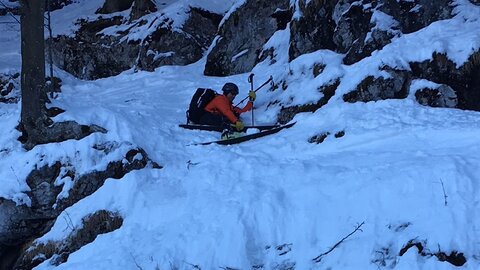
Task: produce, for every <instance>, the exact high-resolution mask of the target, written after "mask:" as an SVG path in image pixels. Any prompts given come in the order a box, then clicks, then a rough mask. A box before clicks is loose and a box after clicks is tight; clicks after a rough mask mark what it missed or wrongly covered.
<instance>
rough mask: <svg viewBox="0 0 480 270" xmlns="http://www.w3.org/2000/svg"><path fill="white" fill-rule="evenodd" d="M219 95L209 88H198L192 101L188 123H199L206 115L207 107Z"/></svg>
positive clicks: (188, 112)
mask: <svg viewBox="0 0 480 270" xmlns="http://www.w3.org/2000/svg"><path fill="white" fill-rule="evenodd" d="M216 95H217V93H216V92H215V91H213V90H212V89H208V88H197V91H195V94H194V95H193V97H192V100H191V101H190V106H189V108H188V111H187V121H188V122H193V123H198V122H199V121H200V118H202V116H203V114H204V113H205V106H207V104H208V103H209V102H210V101H212V99H213V98H214V97H215V96H216Z"/></svg>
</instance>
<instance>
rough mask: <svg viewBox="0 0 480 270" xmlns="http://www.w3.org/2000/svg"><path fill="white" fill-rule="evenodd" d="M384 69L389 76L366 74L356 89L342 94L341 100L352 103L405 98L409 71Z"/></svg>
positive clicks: (408, 82)
mask: <svg viewBox="0 0 480 270" xmlns="http://www.w3.org/2000/svg"><path fill="white" fill-rule="evenodd" d="M384 69H385V70H386V71H387V72H388V73H389V74H390V77H389V78H383V77H379V78H375V77H373V76H368V77H367V78H365V79H364V80H363V81H362V82H361V83H360V84H359V85H358V86H357V89H356V90H354V91H352V92H349V93H347V94H345V95H343V100H344V101H345V102H351V103H354V102H359V101H361V102H369V101H377V100H384V99H392V98H396V99H401V98H406V97H407V95H408V87H409V85H410V80H411V78H410V74H409V72H408V71H405V70H394V69H390V68H388V67H386V68H384Z"/></svg>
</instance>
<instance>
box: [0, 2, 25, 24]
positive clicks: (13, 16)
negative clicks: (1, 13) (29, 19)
mask: <svg viewBox="0 0 480 270" xmlns="http://www.w3.org/2000/svg"><path fill="white" fill-rule="evenodd" d="M0 5H2V6H3V7H4V8H5V9H6V10H7V12H8V15H10V16H12V18H13V19H14V20H15V21H17V23H18V24H20V21H19V20H18V19H17V17H15V15H13V13H12V12H10V8H9V7H7V5H5V4H4V3H3V1H0Z"/></svg>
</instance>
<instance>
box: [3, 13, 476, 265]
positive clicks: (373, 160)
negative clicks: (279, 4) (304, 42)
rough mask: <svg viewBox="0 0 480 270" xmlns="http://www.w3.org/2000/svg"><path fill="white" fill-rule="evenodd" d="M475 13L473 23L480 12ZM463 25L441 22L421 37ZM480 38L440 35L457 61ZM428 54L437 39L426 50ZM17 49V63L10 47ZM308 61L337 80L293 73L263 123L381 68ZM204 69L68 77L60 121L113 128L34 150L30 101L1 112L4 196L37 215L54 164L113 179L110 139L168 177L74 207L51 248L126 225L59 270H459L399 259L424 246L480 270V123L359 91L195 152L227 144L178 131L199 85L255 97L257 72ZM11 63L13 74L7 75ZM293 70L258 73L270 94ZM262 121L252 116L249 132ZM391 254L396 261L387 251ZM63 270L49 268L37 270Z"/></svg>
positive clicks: (331, 57)
mask: <svg viewBox="0 0 480 270" xmlns="http://www.w3.org/2000/svg"><path fill="white" fill-rule="evenodd" d="M470 8H471V9H473V7H470ZM478 9H479V8H478V7H477V8H476V12H477V14H478V12H479V11H478ZM465 12H466V11H465ZM469 12H472V13H473V14H475V13H474V12H475V10H473V11H471V10H470V11H469ZM465 16H467V15H465ZM458 20H461V18H458ZM455 23H457V22H456V21H455V20H451V21H445V22H443V24H441V23H439V24H438V25H434V26H433V27H432V28H431V29H430V32H429V31H428V29H427V30H425V32H426V33H423V35H433V34H434V33H436V31H437V30H438V29H439V28H441V27H449V26H451V25H454V24H455ZM478 25H479V23H478V21H474V20H473V21H471V22H470V24H469V23H465V24H463V26H464V28H467V27H472V28H470V30H472V29H474V27H476V26H477V27H478ZM1 27H4V26H1ZM478 29H479V28H476V30H475V31H477V32H476V35H475V34H470V32H469V31H467V30H468V29H458V31H456V32H455V33H454V34H452V36H446V37H445V38H444V39H442V41H444V42H446V45H445V46H444V48H446V51H448V50H447V49H448V48H450V47H449V46H448V45H449V44H452V43H454V42H455V41H456V40H457V39H454V38H453V37H455V36H456V35H459V36H460V37H458V39H460V38H465V37H466V36H470V37H471V39H472V42H473V43H472V44H473V45H472V46H474V45H475V46H477V48H478V47H479V44H480V38H479V34H478ZM447 32H448V31H447ZM462 33H464V35H463V36H462ZM17 37H18V36H17ZM12 38H14V37H12ZM282 38H284V35H282V34H281V33H279V34H278V39H279V40H277V42H275V41H273V40H272V41H271V42H270V43H271V44H276V45H277V49H278V50H282V48H283V49H285V48H284V47H282V46H281V45H280V44H281V39H282ZM416 38H417V37H416V36H414V35H410V38H409V37H405V36H404V37H402V38H399V39H398V40H397V42H396V43H392V44H391V46H389V47H386V49H385V50H383V51H382V52H379V53H378V56H375V57H376V58H375V57H373V58H372V62H370V64H369V65H370V66H371V67H377V65H379V62H380V61H379V60H378V59H380V58H379V57H382V58H383V59H387V60H386V61H394V60H395V59H396V60H398V62H400V63H401V62H402V61H403V60H405V59H407V60H409V59H411V58H413V57H415V56H412V55H411V54H408V55H404V54H402V53H397V54H396V55H397V56H398V58H394V53H393V52H398V47H400V45H401V42H404V43H405V44H410V42H413V40H416ZM449 38H450V39H452V41H451V42H449ZM5 40H6V41H9V39H5ZM1 41H2V43H1V44H2V46H4V45H3V44H5V42H3V41H4V39H2V40H1ZM399 42H400V43H399ZM421 42H425V44H426V43H428V38H425V41H421ZM475 42H477V43H475ZM7 44H8V46H7V45H5V46H7V47H8V49H9V50H10V51H16V52H17V53H18V50H17V49H16V47H15V46H13V45H11V44H12V43H8V42H7ZM425 44H423V43H421V44H420V46H419V47H420V48H424V49H423V50H421V52H420V51H416V52H415V54H416V55H417V58H416V59H417V60H422V59H421V58H422V56H419V55H421V54H422V53H423V54H428V53H430V55H431V51H432V50H435V49H436V48H434V47H428V46H424V47H422V46H423V45H425ZM467 45H468V44H467ZM467 45H465V46H464V47H461V46H459V47H457V50H456V52H457V53H458V54H459V55H460V56H458V55H457V56H452V58H454V59H460V58H461V57H462V56H463V55H464V54H467V51H468V50H467V47H468V46H470V45H468V46H467ZM7 47H5V48H7ZM405 50H410V49H409V48H406V49H405ZM462 52H463V54H462ZM2 53H6V52H5V51H4V52H2ZM382 54H383V56H382ZM310 56H314V57H318V59H319V61H320V60H321V61H326V60H328V63H329V66H327V68H326V69H325V72H324V73H325V74H322V75H320V76H319V77H317V78H315V79H313V78H308V77H307V78H303V77H301V75H292V77H290V78H289V80H290V81H289V85H290V87H289V88H288V89H287V90H286V91H285V92H284V93H283V94H280V92H279V91H281V90H277V91H274V92H267V91H265V90H261V91H259V92H258V96H259V97H258V102H257V106H258V109H257V110H256V113H255V115H256V122H257V123H271V122H272V121H275V118H274V115H275V114H276V112H277V111H278V108H273V109H271V110H269V111H267V110H266V105H267V104H268V103H269V101H270V100H272V99H274V98H276V99H280V100H282V99H283V100H288V99H289V96H294V100H293V103H297V102H298V103H300V102H304V101H305V100H306V99H308V98H312V99H314V98H318V97H317V96H315V95H317V94H315V89H316V86H318V85H319V84H322V83H325V82H326V81H329V79H331V78H335V77H341V76H348V75H349V74H358V76H361V74H359V73H362V72H363V74H367V73H368V72H372V71H371V70H375V68H372V69H370V70H369V71H361V70H360V69H359V67H360V66H361V65H362V66H365V63H360V64H359V65H353V66H351V67H345V66H342V65H340V61H338V59H339V57H341V56H338V55H335V54H332V53H331V52H317V53H314V54H312V55H310ZM400 57H404V58H400ZM307 58H308V57H305V59H302V58H300V59H299V60H297V61H296V62H294V63H292V64H291V65H290V66H289V68H290V69H293V70H294V74H301V73H302V72H301V71H302V69H303V68H305V67H306V68H307V69H308V68H309V67H310V68H311V66H310V64H309V63H308V61H309V60H307ZM1 59H2V60H3V54H2V58H1ZM204 61H205V59H203V60H201V61H200V62H198V63H195V64H193V65H190V66H187V67H162V68H159V69H157V70H156V71H155V72H152V73H149V72H138V73H133V72H132V71H127V72H124V73H123V74H121V75H119V76H116V77H112V78H107V79H100V80H96V81H80V80H76V79H74V78H72V77H70V76H68V75H66V74H63V73H61V72H59V76H61V77H62V79H63V81H64V85H63V87H62V94H61V95H60V96H59V97H58V98H57V99H56V100H55V101H54V102H53V104H52V105H55V106H60V107H62V108H65V109H67V112H65V113H64V114H61V115H59V116H58V117H57V118H55V120H56V121H61V120H67V119H68V120H70V119H74V120H76V121H78V122H80V123H82V124H97V125H100V126H102V127H104V128H106V129H107V130H108V131H109V132H108V133H107V134H95V135H92V136H89V137H87V138H85V139H84V140H81V141H67V142H63V143H58V144H52V145H47V146H40V147H36V148H34V149H33V150H32V151H29V152H26V151H24V150H22V148H21V146H20V144H19V143H18V142H17V141H16V140H15V139H16V137H17V136H18V132H17V131H16V130H14V127H15V125H16V124H17V121H18V119H19V112H20V111H19V110H20V108H19V105H11V104H10V105H6V104H0V121H1V122H2V124H3V125H2V126H3V128H2V131H1V134H2V135H1V136H0V143H1V147H2V149H0V160H1V162H0V176H1V179H4V181H5V184H3V185H2V187H1V188H0V197H6V198H12V199H15V200H16V201H17V202H19V203H22V202H23V203H28V200H27V199H26V198H25V196H24V195H21V193H20V192H21V191H25V190H26V188H27V187H26V184H25V183H24V181H23V179H24V178H25V176H26V174H27V173H28V172H29V170H30V169H31V168H32V167H33V166H34V164H35V163H37V162H38V163H48V162H53V161H55V160H56V159H57V158H65V157H66V156H70V155H71V156H75V152H76V151H80V153H81V154H80V156H79V157H78V156H76V162H77V165H78V166H79V167H80V168H81V170H83V171H88V170H92V168H97V169H99V168H101V167H102V166H104V165H105V163H104V162H105V161H102V163H100V164H97V163H95V162H96V160H95V155H94V154H93V153H92V151H91V150H89V149H91V145H93V144H94V143H96V142H104V141H117V142H120V143H134V144H137V145H139V146H141V147H142V148H144V149H145V150H146V152H147V153H148V154H149V156H150V157H151V159H153V160H154V161H156V162H158V163H159V164H161V165H162V166H164V168H163V169H161V170H154V169H144V170H140V171H134V172H132V173H130V174H128V175H126V176H125V177H123V178H122V179H120V180H114V179H109V180H107V181H106V183H105V185H104V186H103V187H101V188H100V189H99V190H98V191H97V192H96V193H94V194H93V195H91V196H90V197H87V198H85V199H83V200H82V201H80V202H79V203H77V204H76V205H74V206H72V207H70V208H69V209H67V210H66V211H64V213H63V214H62V216H60V217H59V218H58V220H57V223H56V224H55V226H54V227H53V228H52V230H51V231H50V232H49V233H47V234H46V235H45V236H44V237H42V238H41V239H40V240H39V241H47V240H55V239H61V238H62V236H64V235H66V234H68V233H69V230H68V228H69V226H70V225H69V224H67V220H68V221H69V222H70V221H71V222H72V223H73V224H79V223H80V220H81V218H82V217H84V216H85V215H87V214H89V213H91V212H94V211H95V210H98V209H109V210H112V211H119V212H120V213H121V214H122V216H123V217H124V223H123V226H122V227H121V228H120V229H118V230H116V231H114V232H112V233H109V234H104V235H100V236H98V237H97V239H96V240H95V241H94V242H93V243H91V244H88V245H86V246H84V247H83V248H81V249H80V250H79V251H77V252H75V253H73V254H72V255H71V256H70V257H69V259H68V261H67V262H66V263H64V264H62V265H60V266H58V267H56V269H140V268H139V267H141V269H156V267H158V268H159V269H195V266H198V267H199V268H201V269H218V268H222V269H253V268H254V266H258V267H259V266H261V265H263V268H256V269H284V268H281V267H280V265H283V266H288V265H289V264H293V263H294V264H295V267H296V269H355V270H358V269H378V268H381V269H382V268H383V266H382V265H380V264H381V262H380V261H382V259H383V261H384V262H385V264H386V267H389V266H394V267H395V269H405V270H413V269H431V270H438V269H454V268H455V267H454V266H452V265H451V264H449V263H446V262H439V261H438V260H437V259H436V258H435V257H421V256H419V255H418V254H417V250H416V249H415V248H411V249H410V250H409V251H408V252H407V253H405V254H404V255H403V256H401V257H400V256H396V255H398V253H399V250H400V249H401V248H402V247H403V246H404V245H405V244H406V243H407V242H408V241H409V240H412V239H414V240H417V241H419V242H422V241H425V247H426V248H427V249H428V250H430V251H431V252H437V251H438V250H439V249H440V250H441V251H444V252H445V253H447V254H450V252H451V251H459V252H463V253H464V255H465V257H466V258H467V263H466V264H465V265H464V266H463V267H462V269H472V270H473V269H479V268H480V240H478V239H480V227H479V226H480V225H479V224H480V212H479V203H480V195H479V193H478V192H477V191H478V190H479V188H480V178H479V175H478V172H479V171H480V162H479V161H480V158H479V157H478V153H479V152H480V143H479V139H478V134H480V113H479V112H471V111H461V110H452V109H438V108H429V107H423V106H420V105H418V104H417V103H416V102H415V101H414V97H412V95H410V97H409V98H407V99H405V100H388V101H380V102H369V103H358V104H345V103H343V102H341V99H340V97H341V94H343V93H344V92H346V91H347V90H348V88H349V87H351V84H353V83H352V82H351V81H350V82H349V81H347V80H345V81H343V82H342V84H341V85H340V87H339V93H337V95H336V96H335V97H334V98H333V99H332V102H331V103H329V104H328V105H327V106H325V107H323V108H322V109H320V110H318V111H317V112H315V113H306V114H300V115H297V116H296V117H295V119H294V121H297V124H296V125H295V126H294V127H292V128H290V129H287V130H283V131H282V132H280V133H278V134H276V135H272V136H268V137H264V138H261V139H257V140H253V141H248V142H245V143H242V144H239V145H233V146H219V145H209V146H188V145H189V144H191V143H194V142H204V141H210V140H214V139H217V138H218V136H219V135H218V134H217V133H213V132H206V131H189V130H184V129H181V128H179V127H178V124H180V123H184V122H185V109H186V107H187V105H188V103H189V100H190V98H191V95H192V94H193V92H194V91H195V89H196V88H197V87H212V88H213V89H217V90H220V88H221V86H222V85H223V84H224V83H225V82H227V81H233V82H236V83H237V84H238V85H239V86H240V88H241V93H240V95H239V97H243V96H245V95H246V94H247V92H248V88H249V85H248V83H247V77H248V74H241V75H236V76H232V77H227V78H216V77H205V76H203V75H202V72H203V65H204V63H205V62H204ZM0 63H2V66H0V69H1V70H4V69H5V68H6V66H7V67H8V65H6V62H3V61H2V62H0ZM3 65H6V66H3ZM286 69H287V67H286V64H283V63H282V61H279V62H278V64H277V65H276V66H273V67H267V66H263V65H260V66H258V67H257V68H256V69H255V70H254V72H255V74H256V77H255V81H256V84H258V85H259V84H260V83H261V82H263V81H265V80H266V79H268V77H269V76H270V75H273V77H274V79H275V80H276V81H278V79H279V78H283V76H285V70H286ZM375 74H376V75H378V76H380V74H379V73H378V74H377V73H375ZM356 78H357V77H356ZM322 80H323V81H322ZM355 80H357V79H354V80H353V81H355ZM296 86H298V87H296ZM249 117H250V114H249V113H247V114H246V115H245V121H246V122H247V123H248V122H249ZM339 131H345V136H343V137H341V138H335V137H334V136H333V134H335V133H336V132H339ZM323 132H330V133H331V134H332V135H331V136H329V137H327V139H326V140H325V141H324V142H323V143H321V144H311V143H308V142H307V140H308V139H309V138H310V137H312V136H314V135H317V134H321V133H323ZM90 155H92V156H93V158H92V157H91V156H90ZM112 158H114V157H112ZM444 192H445V193H444ZM445 195H446V196H447V197H446V198H445ZM66 215H68V218H63V216H66ZM362 222H365V223H364V224H363V225H362V227H361V231H357V232H356V233H355V234H353V235H352V236H350V237H349V238H348V239H347V240H345V241H344V242H343V243H342V244H340V245H339V246H338V247H337V248H335V249H334V250H333V251H332V252H331V253H329V254H328V255H326V256H325V257H324V258H323V259H322V261H321V262H319V263H314V262H313V261H312V259H313V258H315V257H316V256H318V255H320V254H322V253H324V252H327V251H328V250H329V249H330V248H331V247H333V246H334V245H335V243H337V242H338V241H339V240H340V239H342V238H343V237H345V236H346V235H348V234H349V233H351V232H352V231H353V230H354V229H355V227H356V226H357V225H358V224H360V223H362ZM280 247H281V248H280ZM385 249H389V250H390V254H386V255H385V254H384V255H382V253H381V252H383V251H384V250H385ZM285 252H286V253H285ZM284 253H285V254H284ZM276 267H278V268H276ZM53 268H54V267H53V266H51V265H49V261H46V262H45V263H43V264H41V265H40V266H38V267H37V268H36V269H53Z"/></svg>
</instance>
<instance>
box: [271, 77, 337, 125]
mask: <svg viewBox="0 0 480 270" xmlns="http://www.w3.org/2000/svg"><path fill="white" fill-rule="evenodd" d="M339 84H340V81H339V80H337V81H335V83H333V84H331V85H327V86H323V87H321V88H320V89H319V91H320V92H321V93H322V94H323V97H322V98H321V99H320V100H319V101H318V102H317V103H315V104H305V105H300V106H299V105H297V106H291V107H286V108H282V109H281V110H280V113H279V114H278V116H277V118H278V122H279V123H280V124H285V123H288V122H289V121H290V120H292V119H293V117H294V116H295V115H296V114H297V113H302V112H315V111H316V110H318V109H320V108H321V107H323V106H324V105H325V104H327V102H328V101H329V100H330V98H331V97H333V95H334V94H335V90H336V89H337V87H338V85H339Z"/></svg>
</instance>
